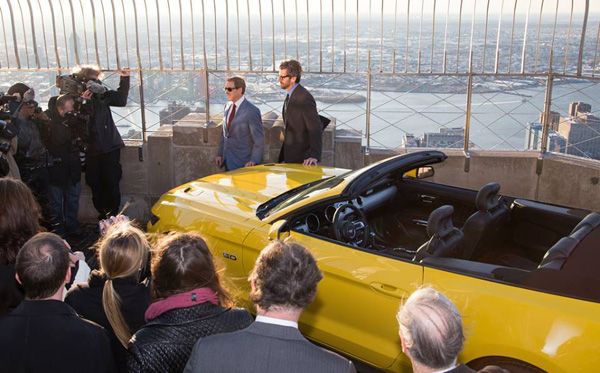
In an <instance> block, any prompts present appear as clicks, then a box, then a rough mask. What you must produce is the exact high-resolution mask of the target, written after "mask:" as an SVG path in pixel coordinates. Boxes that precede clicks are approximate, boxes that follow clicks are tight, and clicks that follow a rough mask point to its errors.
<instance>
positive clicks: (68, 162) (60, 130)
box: [46, 99, 81, 187]
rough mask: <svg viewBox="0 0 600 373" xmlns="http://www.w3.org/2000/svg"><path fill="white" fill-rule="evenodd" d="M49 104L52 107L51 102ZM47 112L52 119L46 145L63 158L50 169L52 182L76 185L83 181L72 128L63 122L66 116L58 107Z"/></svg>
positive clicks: (52, 153)
mask: <svg viewBox="0 0 600 373" xmlns="http://www.w3.org/2000/svg"><path fill="white" fill-rule="evenodd" d="M50 100H51V101H52V99H50ZM48 106H49V107H50V103H49V104H48ZM46 114H47V115H48V118H50V119H51V120H52V123H51V124H50V126H49V127H50V129H49V135H48V139H47V140H46V147H47V148H48V151H49V152H50V155H51V156H53V157H58V158H60V159H61V162H59V163H56V164H54V165H53V166H52V167H50V168H49V169H48V173H49V174H50V184H52V185H55V186H59V187H67V186H69V185H75V184H77V183H78V182H80V181H81V160H80V159H79V151H77V150H75V149H72V147H71V145H70V144H71V129H70V128H69V127H68V126H66V125H65V124H63V122H64V118H63V117H61V116H60V115H59V114H58V112H57V111H56V108H49V109H48V110H46ZM73 150H75V151H73Z"/></svg>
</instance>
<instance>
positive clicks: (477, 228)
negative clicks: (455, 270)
mask: <svg viewBox="0 0 600 373" xmlns="http://www.w3.org/2000/svg"><path fill="white" fill-rule="evenodd" d="M499 190H500V184H498V183H489V184H486V185H484V186H483V188H481V190H480V191H479V193H477V197H476V198H475V206H476V207H477V212H476V213H474V214H473V215H471V216H469V218H468V219H467V221H466V222H465V224H464V225H463V227H462V232H463V234H464V235H465V239H464V243H463V245H462V246H461V248H460V251H459V253H458V254H457V256H456V257H457V258H459V259H473V257H474V254H477V253H478V251H479V250H480V249H481V247H482V246H483V245H484V244H487V243H490V242H491V241H492V238H493V236H494V232H495V231H496V229H497V228H498V226H499V225H500V224H501V223H502V221H503V220H504V219H505V218H506V217H508V213H509V210H508V207H507V206H506V205H505V204H504V203H502V202H501V201H500V200H499V198H498V191H499Z"/></svg>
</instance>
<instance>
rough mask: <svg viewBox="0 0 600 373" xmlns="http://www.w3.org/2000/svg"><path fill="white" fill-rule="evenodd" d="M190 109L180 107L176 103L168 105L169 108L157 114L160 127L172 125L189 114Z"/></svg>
mask: <svg viewBox="0 0 600 373" xmlns="http://www.w3.org/2000/svg"><path fill="white" fill-rule="evenodd" d="M190 111H191V110H190V108H189V107H188V106H186V105H181V104H178V103H176V102H171V103H169V106H167V107H166V108H164V109H162V110H161V111H159V112H158V115H159V118H160V125H161V126H164V125H165V124H173V123H175V122H177V121H179V120H181V119H183V118H184V117H185V116H186V115H188V114H189V113H190Z"/></svg>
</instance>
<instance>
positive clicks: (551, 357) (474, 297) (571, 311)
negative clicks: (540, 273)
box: [423, 266, 600, 372]
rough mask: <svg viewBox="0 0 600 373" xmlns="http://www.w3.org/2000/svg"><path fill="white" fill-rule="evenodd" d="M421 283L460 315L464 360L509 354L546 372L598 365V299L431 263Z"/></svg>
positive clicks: (512, 357) (596, 367)
mask: <svg viewBox="0 0 600 373" xmlns="http://www.w3.org/2000/svg"><path fill="white" fill-rule="evenodd" d="M423 282H424V284H431V285H433V286H434V287H435V288H436V289H437V290H439V291H441V292H443V293H444V294H446V296H448V298H449V299H450V300H452V301H453V302H454V303H455V304H456V306H457V308H458V309H459V311H460V313H461V315H462V318H463V323H464V329H465V335H466V344H465V348H464V350H463V352H462V353H461V355H460V356H459V361H460V362H463V363H467V362H469V361H472V360H474V359H477V358H480V357H490V356H491V357H493V358H492V359H490V360H488V362H487V364H491V365H494V364H495V363H496V364H495V365H498V364H499V362H500V361H501V360H502V358H511V359H515V360H521V361H525V362H526V363H529V364H532V365H534V366H536V367H538V368H541V369H543V370H545V371H548V372H566V371H569V372H590V371H597V370H598V366H599V364H600V355H599V354H598V351H600V319H599V318H598V315H599V314H600V304H599V303H596V302H591V301H584V300H579V299H573V298H568V297H564V296H559V295H555V294H548V293H543V292H540V291H536V290H530V289H524V288H520V287H517V286H511V285H508V284H505V283H499V282H496V281H490V280H486V279H483V278H476V277H471V276H465V275H463V274H460V273H456V272H455V271H452V272H450V271H446V270H443V269H437V268H431V267H428V266H426V267H425V268H424V281H423ZM497 357H500V358H497ZM494 358H495V360H494ZM505 360H506V359H505Z"/></svg>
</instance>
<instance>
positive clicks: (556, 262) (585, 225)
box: [538, 212, 600, 269]
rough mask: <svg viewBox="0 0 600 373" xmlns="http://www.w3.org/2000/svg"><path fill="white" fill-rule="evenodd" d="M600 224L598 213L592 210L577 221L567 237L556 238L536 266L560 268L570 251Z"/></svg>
mask: <svg viewBox="0 0 600 373" xmlns="http://www.w3.org/2000/svg"><path fill="white" fill-rule="evenodd" d="M599 226H600V214H598V213H595V212H592V213H591V214H588V215H587V216H586V217H585V218H583V220H581V221H580V222H579V224H577V225H576V226H575V228H573V230H572V231H571V234H569V236H567V237H563V238H561V239H560V240H558V242H557V243H555V244H554V245H552V247H551V248H550V249H549V250H548V251H547V252H546V255H544V259H542V262H541V263H540V265H539V267H538V268H551V269H561V268H562V267H563V265H564V264H565V262H566V261H567V259H568V258H569V257H570V256H571V253H572V252H573V250H574V249H575V247H577V246H578V245H579V243H580V242H581V241H582V240H583V239H584V238H585V237H587V236H588V234H590V232H592V231H593V230H594V229H596V228H597V227H599Z"/></svg>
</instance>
